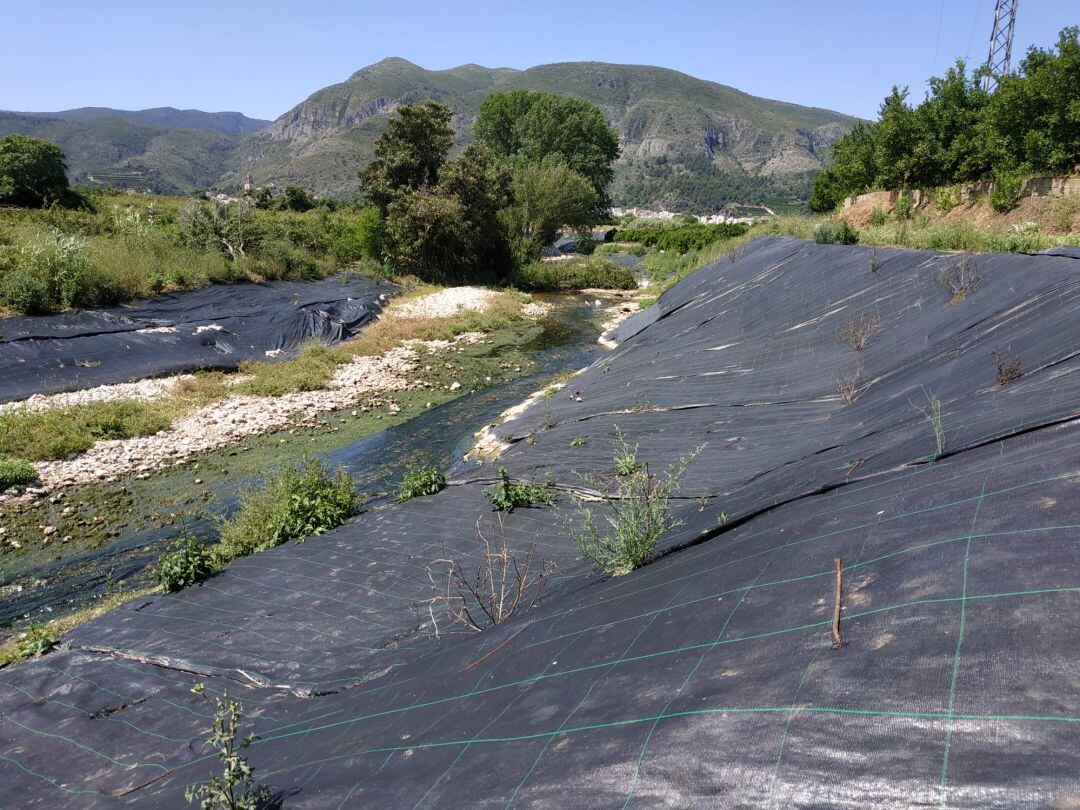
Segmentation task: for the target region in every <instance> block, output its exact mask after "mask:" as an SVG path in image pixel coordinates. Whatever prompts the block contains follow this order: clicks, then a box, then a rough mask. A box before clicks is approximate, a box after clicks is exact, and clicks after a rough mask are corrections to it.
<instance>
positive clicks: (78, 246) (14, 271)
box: [0, 232, 120, 314]
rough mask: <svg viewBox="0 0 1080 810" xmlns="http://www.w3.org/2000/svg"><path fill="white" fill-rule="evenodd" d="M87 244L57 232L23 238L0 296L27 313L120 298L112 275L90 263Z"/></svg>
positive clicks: (89, 304)
mask: <svg viewBox="0 0 1080 810" xmlns="http://www.w3.org/2000/svg"><path fill="white" fill-rule="evenodd" d="M86 245H87V243H86V241H85V240H84V239H81V238H79V237H77V236H67V235H64V234H61V233H59V232H50V233H43V234H39V235H38V236H37V237H36V238H35V239H33V240H30V241H27V242H24V243H23V244H21V245H20V246H19V248H18V250H17V251H16V253H15V256H14V261H13V266H12V267H11V269H9V270H8V272H7V273H6V274H5V275H4V277H3V279H2V281H0V296H2V297H3V298H4V300H5V301H6V302H7V304H8V306H10V307H11V308H12V309H15V310H17V311H19V312H26V313H29V314H42V313H47V312H54V311H56V310H58V309H62V308H64V307H90V306H100V305H102V304H110V303H113V302H115V301H117V300H119V298H120V291H119V288H118V287H117V285H116V283H115V282H114V281H113V280H112V278H111V277H110V276H108V275H106V274H104V273H101V272H98V271H97V270H96V269H95V268H94V267H93V266H92V265H91V264H90V261H89V259H88V257H87V252H86Z"/></svg>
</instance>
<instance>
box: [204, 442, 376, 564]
mask: <svg viewBox="0 0 1080 810" xmlns="http://www.w3.org/2000/svg"><path fill="white" fill-rule="evenodd" d="M356 506H357V499H356V494H355V486H354V484H353V480H352V478H350V477H349V475H348V474H347V473H346V472H345V471H344V470H343V469H339V470H338V471H337V472H336V473H333V474H331V472H330V470H329V468H328V467H327V466H326V465H325V464H324V463H323V462H321V461H318V460H315V459H311V460H309V461H306V462H302V463H299V464H296V465H293V466H289V467H285V468H283V469H281V470H279V471H277V472H275V473H272V474H271V475H270V476H269V477H267V479H266V480H265V481H264V482H263V485H262V486H261V487H249V488H247V489H245V490H244V491H243V492H242V493H241V495H240V507H239V509H238V510H237V512H236V514H235V515H234V516H233V517H232V518H231V519H229V520H227V521H225V522H223V523H222V524H221V542H220V543H219V544H218V546H217V547H215V549H214V558H215V562H216V563H217V564H219V565H224V564H225V563H227V562H229V561H230V560H235V559H238V558H240V557H246V556H248V555H249V554H254V553H255V552H257V551H263V550H265V549H268V548H273V547H274V546H279V545H281V544H282V543H286V542H288V541H290V540H302V539H304V538H307V537H311V536H313V535H318V534H323V533H325V532H328V531H330V529H333V528H334V527H336V526H340V525H341V524H342V523H344V522H345V520H346V518H348V517H350V516H351V515H353V514H354V513H355V512H356Z"/></svg>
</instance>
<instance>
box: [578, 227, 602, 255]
mask: <svg viewBox="0 0 1080 810" xmlns="http://www.w3.org/2000/svg"><path fill="white" fill-rule="evenodd" d="M574 244H575V246H576V247H577V252H578V253H580V254H581V255H582V256H591V255H593V254H594V253H595V252H596V247H597V245H599V244H600V243H599V242H597V241H596V237H595V236H593V235H592V234H591V233H588V232H586V233H579V234H578V235H577V238H576V239H575V240H574Z"/></svg>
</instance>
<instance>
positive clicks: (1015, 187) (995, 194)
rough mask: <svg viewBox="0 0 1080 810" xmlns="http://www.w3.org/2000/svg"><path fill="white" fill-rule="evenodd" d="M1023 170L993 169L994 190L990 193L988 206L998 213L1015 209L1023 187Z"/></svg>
mask: <svg viewBox="0 0 1080 810" xmlns="http://www.w3.org/2000/svg"><path fill="white" fill-rule="evenodd" d="M1025 174H1026V172H1025V171H1024V170H1023V169H1008V168H1002V167H999V168H996V169H994V188H993V190H992V191H991V192H990V205H991V206H992V207H993V209H994V210H995V211H997V212H998V213H1004V212H1005V211H1008V210H1009V209H1011V208H1015V207H1016V204H1017V203H1018V202H1020V191H1021V190H1022V189H1023V187H1024V175H1025Z"/></svg>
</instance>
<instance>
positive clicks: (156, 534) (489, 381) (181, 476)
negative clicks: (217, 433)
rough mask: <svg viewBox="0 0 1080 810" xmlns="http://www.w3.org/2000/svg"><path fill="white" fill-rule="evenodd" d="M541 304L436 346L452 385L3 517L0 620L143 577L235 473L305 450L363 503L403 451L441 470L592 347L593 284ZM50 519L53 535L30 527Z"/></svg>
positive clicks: (595, 321) (258, 471)
mask: <svg viewBox="0 0 1080 810" xmlns="http://www.w3.org/2000/svg"><path fill="white" fill-rule="evenodd" d="M536 298H537V300H538V301H540V302H541V303H545V304H549V305H550V311H549V313H548V314H547V316H546V317H545V318H544V319H542V320H540V321H537V322H526V323H521V324H517V325H515V326H513V327H510V328H508V329H505V330H502V331H500V332H497V333H494V334H492V335H489V336H488V338H487V339H486V340H485V341H484V342H483V343H478V344H475V345H470V346H464V347H461V348H460V350H459V351H457V352H454V353H453V354H452V355H451V356H450V357H448V358H446V360H447V363H446V365H449V366H451V368H447V369H446V373H447V378H448V379H450V378H451V377H452V378H453V379H454V380H456V381H458V380H463V381H464V384H463V385H462V387H461V388H460V389H458V390H457V391H455V392H453V393H450V392H440V391H438V390H436V391H432V390H428V391H417V392H402V393H400V394H398V395H395V405H396V407H397V408H399V409H400V410H398V411H397V412H396V413H395V412H391V410H388V409H371V410H366V411H365V410H359V409H355V410H343V411H337V412H332V413H327V414H323V415H320V416H319V417H318V418H317V420H316V422H315V424H314V426H310V427H302V428H300V427H297V428H290V429H288V430H283V431H278V432H275V433H270V434H266V435H263V436H256V437H251V438H248V439H246V440H244V441H243V442H242V443H240V444H239V445H236V446H231V447H228V448H225V449H223V450H220V451H217V452H213V453H208V454H205V455H201V456H199V457H197V458H195V459H193V460H192V461H191V462H190V463H187V464H184V465H182V466H179V467H177V468H175V469H172V470H169V471H166V472H162V473H158V474H155V475H152V476H149V477H147V478H139V477H125V478H122V479H120V480H118V481H116V482H114V483H102V484H97V485H93V486H85V487H80V488H76V489H73V490H69V491H67V492H66V493H64V494H63V496H62V497H53V498H48V499H42V500H40V501H39V502H38V503H37V504H36V505H35V508H33V509H30V510H26V511H24V512H22V513H20V514H11V515H7V516H0V517H3V518H4V522H5V525H7V526H8V529H9V533H10V534H9V537H11V538H20V537H24V538H31V537H32V538H34V539H33V541H27V542H22V543H21V545H22V549H20V551H19V553H11V552H8V553H5V554H3V555H2V556H0V627H9V626H11V625H12V623H14V622H18V621H21V620H34V621H44V620H48V619H54V618H57V617H59V616H63V615H66V614H69V613H72V612H75V611H78V610H81V609H84V608H86V607H88V606H91V605H92V604H94V603H95V602H96V601H97V600H100V599H101V598H103V597H106V596H109V595H112V594H114V593H115V592H117V591H118V590H127V591H130V590H136V589H139V588H141V587H145V586H147V585H150V584H152V582H153V567H154V564H155V563H156V561H157V560H158V559H159V558H160V556H161V554H163V553H164V552H165V551H166V550H167V549H168V548H169V546H170V544H171V543H172V542H173V541H175V540H176V539H177V538H178V537H180V536H182V535H185V534H187V535H193V536H195V537H198V538H200V539H203V540H205V541H207V542H209V541H212V540H213V539H215V538H216V536H217V523H218V521H220V520H221V519H222V518H224V517H227V516H228V515H229V514H230V513H231V512H232V511H233V510H234V509H235V507H236V502H237V497H238V495H239V494H240V493H241V492H242V490H243V489H244V488H245V487H249V486H253V485H256V484H257V483H258V481H259V480H260V479H261V477H262V476H263V475H264V474H265V472H266V471H267V470H269V469H273V468H274V467H278V466H281V465H283V464H287V463H291V462H294V461H296V460H299V459H302V458H304V457H306V456H310V455H315V456H318V457H321V458H324V459H326V460H328V461H329V463H330V464H331V465H333V466H342V467H344V468H345V469H346V470H347V471H348V472H349V473H350V475H352V476H353V478H354V479H355V480H356V482H357V486H358V490H359V492H360V495H361V497H362V499H363V500H364V508H369V507H370V506H371V505H373V504H375V503H378V502H379V501H380V500H384V499H386V498H388V497H390V496H391V493H392V492H393V490H394V488H395V487H396V484H397V481H398V480H399V479H400V477H401V475H402V474H403V473H404V471H405V470H406V469H407V468H408V467H409V466H410V465H426V464H431V465H434V466H436V467H438V468H439V469H443V470H448V471H449V474H450V475H451V476H453V475H454V471H455V470H459V469H461V467H462V466H463V465H467V464H475V463H476V462H474V461H465V460H464V458H463V457H464V455H465V453H466V452H467V451H468V449H469V448H470V447H471V446H472V443H473V441H474V436H475V434H476V432H477V431H479V430H480V429H481V428H482V427H483V426H485V425H487V424H490V423H491V422H492V421H494V420H495V419H497V417H498V415H499V414H500V413H501V412H502V411H504V410H505V409H506V408H508V407H510V406H511V405H514V404H515V403H517V402H519V401H521V400H522V399H523V398H524V397H526V396H527V395H528V394H529V393H531V392H533V391H535V390H536V389H538V388H541V387H543V386H544V385H546V384H547V383H548V382H549V381H550V380H551V379H552V378H553V377H554V376H556V375H559V374H562V373H565V372H568V371H573V370H576V369H579V368H582V367H584V366H586V365H588V364H589V363H590V362H592V361H593V360H594V359H595V358H596V357H598V356H599V355H601V354H603V352H604V349H603V348H602V347H601V346H600V345H599V344H598V343H597V336H598V334H599V333H600V331H601V323H602V322H603V320H604V319H605V314H604V309H605V308H606V307H608V306H610V305H611V303H612V302H611V301H606V302H603V301H599V300H598V299H597V298H596V296H595V295H588V296H585V295H549V296H536ZM45 525H50V526H56V527H57V530H56V532H55V533H54V534H53V535H52V538H53V539H51V541H50V542H47V543H43V542H42V541H41V540H40V537H41V527H42V526H45Z"/></svg>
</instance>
